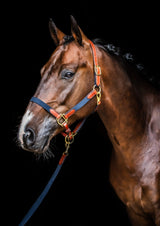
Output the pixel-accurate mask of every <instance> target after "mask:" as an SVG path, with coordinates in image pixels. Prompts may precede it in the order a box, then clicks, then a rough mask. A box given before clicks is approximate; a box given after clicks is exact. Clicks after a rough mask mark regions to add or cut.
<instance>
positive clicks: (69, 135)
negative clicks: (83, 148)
mask: <svg viewBox="0 0 160 226" xmlns="http://www.w3.org/2000/svg"><path fill="white" fill-rule="evenodd" d="M89 42H90V45H91V49H92V54H93V64H94V83H95V84H94V86H93V89H92V91H91V92H89V93H88V94H87V95H86V96H85V97H84V98H83V99H82V100H81V101H80V102H79V103H78V104H76V105H75V106H74V107H72V108H71V109H70V110H69V111H67V112H66V113H58V112H57V111H55V110H54V109H53V108H52V107H50V106H49V105H48V104H46V103H45V102H43V101H42V100H41V99H39V98H37V97H32V98H31V100H30V101H31V102H34V103H36V104H38V105H39V106H41V107H42V108H43V109H45V110H46V111H47V112H48V113H49V114H51V115H52V116H53V117H54V118H56V121H57V123H58V125H60V126H61V127H63V128H65V132H62V133H61V134H62V135H63V136H64V137H65V144H66V153H68V148H69V146H70V144H71V143H73V141H74V136H75V135H76V134H77V132H78V131H79V130H80V128H81V127H82V125H83V124H84V121H85V120H86V119H83V120H82V121H80V123H78V125H77V126H76V127H75V129H74V130H73V131H71V129H70V128H69V126H68V119H69V117H71V116H72V115H73V114H75V112H76V111H78V110H79V109H81V108H82V107H83V106H84V105H86V104H87V103H88V102H89V101H90V100H91V99H92V98H93V97H95V96H96V97H97V106H98V105H100V103H101V86H100V75H101V68H100V66H99V65H98V59H97V54H96V48H95V45H94V44H93V42H91V41H90V40H89Z"/></svg>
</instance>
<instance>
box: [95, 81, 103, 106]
mask: <svg viewBox="0 0 160 226" xmlns="http://www.w3.org/2000/svg"><path fill="white" fill-rule="evenodd" d="M93 90H95V91H96V97H97V105H100V103H101V86H97V85H94V86H93Z"/></svg>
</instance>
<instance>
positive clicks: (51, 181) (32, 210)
mask: <svg viewBox="0 0 160 226" xmlns="http://www.w3.org/2000/svg"><path fill="white" fill-rule="evenodd" d="M66 157H67V155H66V154H64V153H63V155H62V157H61V159H60V161H59V163H58V166H57V168H56V170H55V171H54V173H53V175H52V176H51V178H50V180H49V182H48V183H47V185H46V186H45V188H44V190H43V191H42V193H41V194H40V196H39V197H38V198H37V200H36V201H35V203H34V204H33V205H32V207H31V208H30V210H29V211H28V213H27V214H26V215H25V217H24V218H23V219H22V221H21V223H20V224H19V226H24V225H25V224H26V223H27V222H28V221H29V219H30V218H31V217H32V215H33V214H34V213H35V211H36V210H37V209H38V207H39V206H40V204H41V203H42V201H43V199H44V198H45V196H46V195H47V193H48V192H49V190H50V188H51V186H52V184H53V182H54V181H55V179H56V177H57V175H58V173H59V171H60V169H61V168H62V165H63V163H64V161H65V159H66Z"/></svg>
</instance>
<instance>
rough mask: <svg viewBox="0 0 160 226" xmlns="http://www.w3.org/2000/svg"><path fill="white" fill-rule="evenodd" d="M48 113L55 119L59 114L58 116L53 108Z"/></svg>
mask: <svg viewBox="0 0 160 226" xmlns="http://www.w3.org/2000/svg"><path fill="white" fill-rule="evenodd" d="M49 111H50V113H51V114H52V115H53V116H55V117H56V118H58V117H59V116H60V114H58V113H57V112H56V111H55V110H54V109H53V108H51V109H50V110H49Z"/></svg>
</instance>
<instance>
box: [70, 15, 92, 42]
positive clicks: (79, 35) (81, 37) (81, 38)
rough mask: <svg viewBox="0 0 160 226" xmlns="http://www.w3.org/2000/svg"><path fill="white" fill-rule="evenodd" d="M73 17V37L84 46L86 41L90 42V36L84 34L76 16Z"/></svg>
mask: <svg viewBox="0 0 160 226" xmlns="http://www.w3.org/2000/svg"><path fill="white" fill-rule="evenodd" d="M70 17H71V33H72V36H73V38H74V39H75V40H76V41H77V42H78V44H79V45H81V46H83V44H84V43H85V42H88V38H87V37H86V36H85V35H84V33H83V32H82V30H81V29H80V27H79V26H78V24H77V22H76V20H75V18H74V17H73V16H70Z"/></svg>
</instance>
